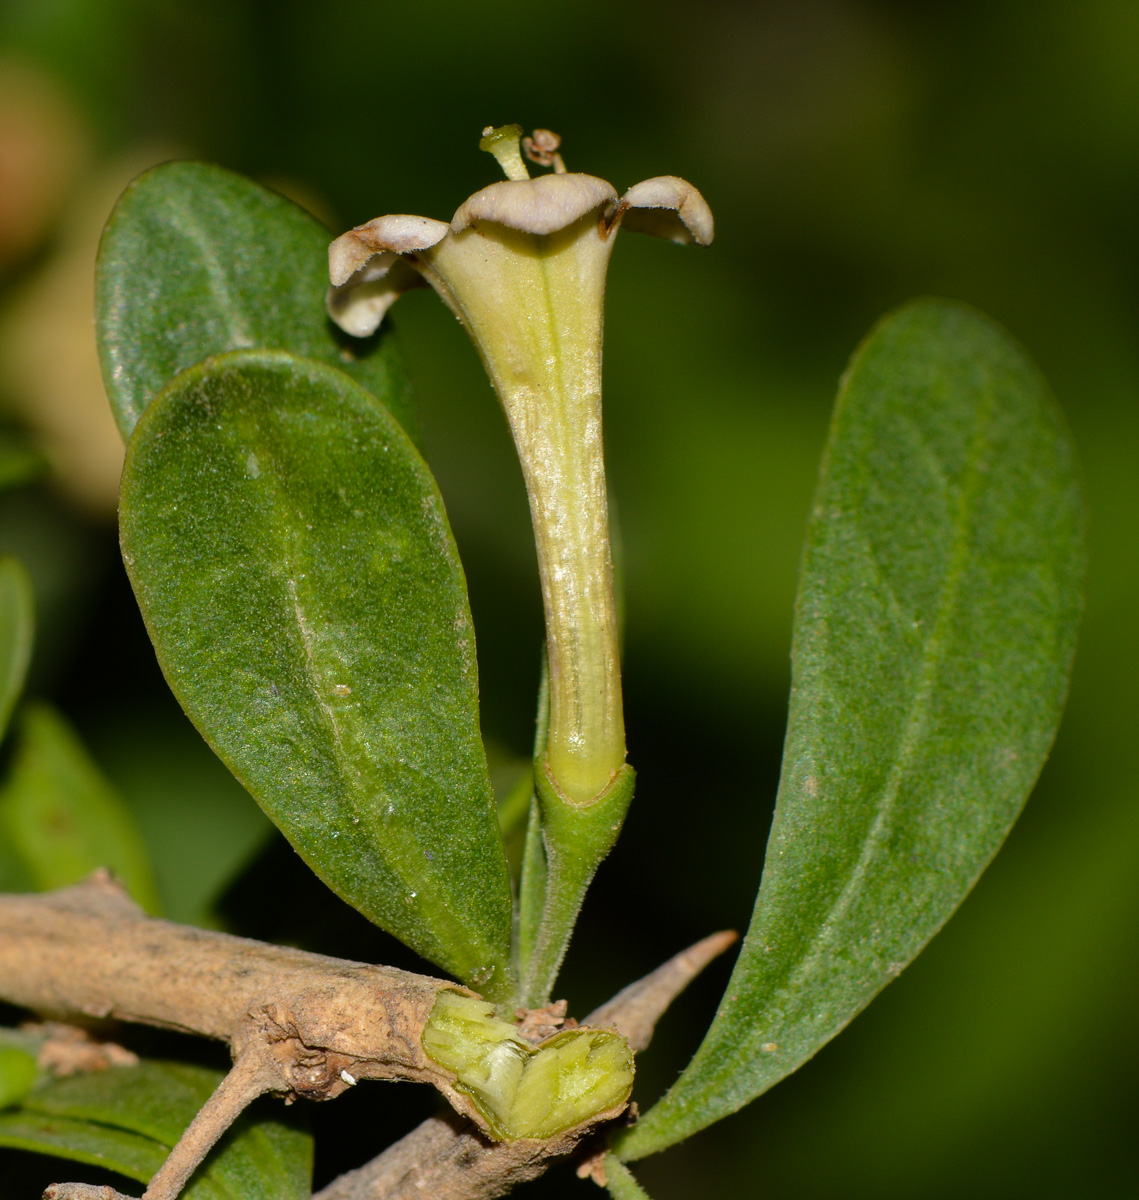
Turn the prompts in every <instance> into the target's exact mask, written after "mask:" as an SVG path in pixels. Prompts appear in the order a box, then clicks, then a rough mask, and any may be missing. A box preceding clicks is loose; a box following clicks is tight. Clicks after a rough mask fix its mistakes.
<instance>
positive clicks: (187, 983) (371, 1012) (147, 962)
mask: <svg viewBox="0 0 1139 1200" xmlns="http://www.w3.org/2000/svg"><path fill="white" fill-rule="evenodd" d="M734 939H735V935H734V934H715V935H713V936H712V937H710V938H706V939H704V941H702V942H700V943H698V944H697V945H696V946H694V947H691V948H690V949H689V950H687V951H684V952H683V953H682V954H680V955H677V956H676V958H674V959H672V960H671V961H670V962H668V963H666V964H665V965H664V966H663V967H661V968H659V969H658V970H657V971H654V972H653V973H652V974H651V975H649V976H646V978H645V979H643V980H640V981H639V982H638V983H637V984H634V985H632V986H631V987H630V988H627V989H625V991H624V992H622V993H621V994H620V996H618V997H615V998H614V1000H612V1001H610V1002H609V1003H608V1004H607V1005H604V1006H603V1007H602V1008H601V1009H598V1010H597V1011H596V1013H594V1014H591V1017H590V1018H587V1021H586V1024H592V1025H608V1026H611V1027H614V1028H616V1029H617V1030H618V1032H621V1033H622V1034H624V1035H625V1036H627V1037H628V1039H629V1041H630V1044H631V1046H632V1047H633V1049H634V1050H638V1049H642V1048H643V1047H644V1046H645V1045H647V1044H648V1040H649V1037H650V1036H651V1034H652V1029H653V1026H654V1025H655V1023H656V1021H657V1019H658V1018H659V1017H660V1015H661V1013H662V1012H663V1011H664V1010H665V1008H667V1006H668V1004H669V1003H670V1002H671V1000H672V999H673V998H674V997H675V996H676V995H677V994H678V993H679V992H680V991H681V990H682V989H683V987H684V986H686V984H687V983H688V982H689V981H690V980H691V979H692V978H693V977H694V976H695V975H696V974H697V973H698V972H699V971H700V970H701V969H703V967H704V966H705V965H706V964H707V963H708V962H709V961H711V959H712V958H714V957H715V956H716V955H717V954H719V953H721V952H722V951H723V950H724V949H725V948H726V947H727V946H728V945H730V944H731V942H732V941H734ZM444 989H447V990H454V991H458V992H462V993H466V994H470V993H469V992H468V990H467V989H466V988H463V987H460V986H459V985H457V984H454V983H450V982H448V981H447V980H441V979H435V978H432V977H430V976H425V975H416V974H413V973H411V972H407V971H400V970H396V969H395V968H391V967H379V966H369V965H366V964H361V963H352V962H346V961H344V960H341V959H334V958H328V957H325V956H323V955H318V954H310V953H307V952H305V951H300V950H294V949H289V948H283V947H277V946H270V945H266V944H264V943H261V942H255V941H250V940H248V939H245V938H236V937H231V936H230V935H227V934H221V933H215V932H212V931H205V930H198V929H192V928H188V927H185V926H179V925H174V924H171V923H169V922H166V921H159V920H155V919H153V918H149V917H147V916H146V915H145V914H144V913H143V912H142V911H141V909H139V908H138V907H137V906H136V905H135V904H134V903H133V902H132V901H131V900H130V899H129V898H128V897H127V896H126V894H125V893H124V892H123V891H122V889H121V887H120V886H119V885H118V884H117V883H116V882H115V881H114V880H112V879H111V878H110V877H109V876H107V875H105V874H99V875H96V876H94V877H92V879H90V880H88V881H87V882H86V883H84V884H81V885H79V886H77V887H73V888H68V889H65V890H63V891H59V892H54V893H49V894H46V895H34V896H4V895H0V999H3V1000H6V1001H8V1002H9V1003H13V1004H17V1005H20V1006H22V1007H24V1008H29V1009H31V1010H33V1011H35V1012H37V1013H40V1014H42V1015H45V1016H51V1017H58V1018H61V1019H64V1020H76V1019H81V1018H97V1019H103V1018H110V1019H115V1020H122V1021H134V1022H141V1023H143V1024H149V1025H156V1026H160V1027H165V1028H169V1029H176V1030H180V1031H183V1032H188V1033H195V1034H200V1035H202V1036H204V1037H211V1038H217V1039H219V1040H222V1041H225V1042H227V1043H228V1044H229V1045H230V1048H231V1051H232V1052H233V1054H234V1057H235V1059H236V1060H237V1063H238V1067H237V1068H235V1072H234V1078H233V1080H232V1083H233V1085H234V1086H235V1087H236V1086H237V1085H238V1084H239V1080H238V1078H237V1077H238V1076H240V1075H242V1071H243V1069H245V1070H247V1073H248V1074H249V1076H250V1079H249V1081H247V1084H246V1085H242V1086H246V1088H247V1091H248V1093H249V1098H252V1095H253V1094H256V1092H258V1091H276V1092H278V1093H281V1094H284V1095H287V1096H305V1097H308V1098H311V1099H331V1098H334V1097H335V1096H337V1095H339V1094H340V1093H341V1092H343V1091H344V1090H345V1089H346V1088H347V1087H348V1086H350V1084H349V1083H348V1082H347V1080H346V1079H345V1078H344V1074H342V1073H346V1074H347V1075H348V1076H349V1077H350V1078H351V1079H353V1080H360V1079H404V1080H413V1081H418V1082H423V1083H431V1084H433V1085H434V1086H435V1087H437V1088H438V1089H439V1090H440V1091H441V1092H442V1093H443V1094H444V1095H445V1096H446V1097H447V1099H448V1100H449V1101H450V1102H451V1103H452V1105H453V1107H454V1108H455V1109H456V1110H457V1111H456V1113H455V1114H440V1115H439V1116H437V1117H434V1118H431V1119H430V1120H429V1121H427V1122H425V1123H424V1125H422V1126H420V1128H419V1129H417V1130H414V1131H412V1133H411V1134H409V1135H408V1136H407V1137H406V1138H404V1139H403V1140H402V1141H400V1142H398V1143H396V1144H395V1145H394V1146H392V1147H390V1148H389V1149H388V1150H387V1151H385V1152H384V1154H382V1155H380V1156H379V1158H377V1159H375V1160H373V1162H372V1163H369V1164H367V1165H366V1166H365V1167H362V1168H360V1169H359V1170H357V1171H353V1172H349V1173H347V1174H346V1175H344V1176H342V1177H341V1178H340V1179H339V1180H337V1181H335V1182H334V1183H333V1184H331V1185H330V1186H329V1187H328V1188H326V1189H325V1191H324V1192H322V1193H321V1194H320V1198H319V1200H399V1198H401V1197H405V1196H406V1197H411V1196H417V1197H421V1196H422V1195H423V1194H424V1191H423V1189H424V1187H427V1188H428V1189H429V1190H430V1192H431V1194H432V1195H433V1196H434V1197H435V1198H436V1200H490V1198H491V1197H496V1196H502V1195H505V1194H506V1193H507V1192H508V1191H510V1190H511V1189H512V1188H513V1187H514V1186H515V1185H516V1184H518V1183H521V1182H523V1181H525V1180H527V1179H532V1178H536V1177H537V1176H538V1175H540V1174H541V1173H542V1172H543V1171H544V1170H545V1169H546V1168H547V1166H548V1165H549V1164H550V1162H552V1161H554V1160H555V1159H556V1158H558V1157H561V1156H564V1155H566V1154H568V1153H570V1152H571V1151H572V1150H573V1149H574V1148H575V1146H576V1145H577V1143H578V1142H579V1141H580V1140H581V1139H582V1138H583V1137H584V1136H585V1135H586V1134H587V1133H588V1132H589V1131H590V1129H591V1127H592V1126H593V1125H594V1123H595V1122H594V1121H590V1122H588V1123H586V1125H584V1126H582V1127H579V1128H577V1129H574V1130H570V1131H568V1132H567V1133H566V1134H563V1135H560V1136H559V1137H557V1138H554V1139H544V1140H524V1141H518V1142H513V1143H496V1142H492V1141H490V1140H489V1139H488V1138H486V1137H485V1136H483V1134H482V1132H481V1131H480V1130H481V1125H480V1122H481V1118H480V1116H479V1114H478V1113H477V1111H476V1110H474V1108H473V1106H472V1105H471V1104H470V1103H469V1101H468V1100H467V1098H466V1097H465V1096H464V1095H463V1094H462V1093H459V1092H456V1091H455V1090H454V1088H453V1087H452V1086H451V1085H452V1082H453V1076H451V1075H450V1074H449V1073H448V1072H446V1071H445V1070H443V1069H442V1068H440V1067H439V1066H437V1065H436V1064H435V1063H434V1062H432V1061H431V1060H430V1059H429V1058H428V1057H427V1056H426V1054H425V1053H424V1052H423V1049H422V1044H421V1037H422V1033H423V1027H424V1025H425V1024H426V1022H427V1019H428V1017H429V1016H430V1013H431V1010H432V1008H433V1006H434V1004H435V999H436V997H437V995H438V993H439V992H440V991H441V990H444ZM242 1064H245V1068H243V1066H242ZM224 1090H225V1085H223V1087H222V1089H219V1094H218V1095H217V1097H216V1099H217V1100H218V1101H221V1100H222V1096H221V1095H220V1093H221V1092H223V1091H224ZM211 1103H215V1102H214V1101H211ZM209 1108H210V1106H209V1105H207V1109H209ZM459 1114H462V1115H459ZM616 1115H617V1113H612V1114H602V1117H604V1118H606V1119H608V1118H612V1117H613V1116H616ZM463 1117H467V1118H469V1119H468V1120H464V1119H463ZM229 1119H232V1117H230V1118H229ZM472 1120H473V1121H474V1122H475V1124H474V1125H472V1124H471V1121H472ZM199 1123H202V1124H204V1125H207V1126H208V1125H209V1124H210V1114H209V1113H208V1112H207V1110H206V1109H204V1110H203V1112H202V1114H199V1118H198V1121H196V1122H195V1124H199ZM192 1131H193V1127H191V1131H188V1133H189V1132H192ZM202 1133H203V1136H205V1135H206V1134H207V1133H209V1131H207V1130H205V1129H203V1131H202ZM213 1136H214V1134H212V1133H210V1134H209V1140H210V1141H212V1137H213ZM191 1140H192V1139H191ZM199 1157H200V1156H199V1155H194V1156H192V1161H191V1158H190V1157H186V1156H184V1159H185V1161H184V1162H182V1163H180V1164H176V1163H175V1162H171V1163H169V1164H168V1168H169V1174H171V1175H172V1176H179V1175H180V1174H181V1173H182V1172H183V1170H184V1169H185V1167H186V1165H187V1164H189V1169H190V1170H192V1167H193V1162H196V1161H197V1159H198V1158H199ZM174 1158H175V1156H174V1155H172V1159H174ZM168 1168H163V1170H164V1171H166V1170H168ZM187 1173H188V1172H187ZM161 1174H162V1172H160V1175H161ZM158 1182H159V1177H158V1176H156V1177H155V1180H152V1185H151V1186H152V1188H153V1187H154V1185H155V1184H156V1183H158ZM171 1182H172V1183H173V1182H174V1179H172V1180H171ZM183 1182H184V1180H183V1179H181V1178H178V1179H177V1188H172V1189H171V1194H172V1195H173V1194H176V1191H177V1190H178V1189H180V1187H181V1185H182V1183H183ZM59 1187H60V1190H59V1192H58V1194H59V1195H60V1196H61V1197H66V1198H67V1200H78V1198H79V1197H80V1196H83V1197H86V1196H87V1195H88V1193H89V1191H90V1189H88V1188H86V1186H85V1185H59ZM149 1194H151V1191H150V1189H148V1195H149ZM155 1194H157V1193H155ZM163 1194H165V1192H164V1193H163ZM112 1195H116V1194H114V1193H112Z"/></svg>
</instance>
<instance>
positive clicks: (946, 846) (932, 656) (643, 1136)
mask: <svg viewBox="0 0 1139 1200" xmlns="http://www.w3.org/2000/svg"><path fill="white" fill-rule="evenodd" d="M1082 547H1083V518H1082V504H1081V499H1080V489H1079V482H1078V478H1077V474H1076V470H1075V466H1074V463H1073V452H1072V448H1071V445H1070V443H1069V440H1068V435H1067V432H1066V430H1065V427H1064V424H1063V421H1062V418H1061V416H1060V414H1059V411H1058V409H1057V407H1056V405H1055V403H1054V401H1053V400H1052V398H1051V395H1050V394H1049V392H1048V389H1047V387H1046V385H1045V384H1044V382H1043V380H1042V379H1041V377H1040V376H1039V374H1038V373H1037V371H1036V369H1035V368H1034V367H1033V365H1032V363H1031V362H1030V361H1029V360H1028V359H1027V357H1026V356H1025V354H1024V352H1023V351H1022V350H1021V349H1020V347H1019V346H1017V345H1016V344H1015V343H1014V342H1013V341H1012V340H1011V339H1010V338H1009V337H1008V335H1007V334H1005V333H1004V332H1003V331H1002V330H1001V329H1000V328H999V327H998V326H997V325H995V324H994V323H993V322H992V321H990V320H988V319H987V318H985V317H983V316H981V315H980V314H978V313H976V312H974V311H973V310H971V309H968V308H966V307H964V306H962V305H959V304H954V303H950V302H948V301H939V300H922V301H917V302H914V303H912V304H910V305H908V306H906V307H904V308H902V309H901V310H899V311H898V312H896V313H894V314H892V315H891V316H889V317H887V318H886V319H885V320H884V321H883V322H882V323H881V324H880V325H879V326H878V327H877V328H876V329H875V330H874V331H873V333H872V334H871V335H870V337H869V338H868V340H867V341H866V342H865V343H864V344H863V346H862V347H861V349H860V350H859V351H858V353H857V354H856V355H855V358H854V360H853V362H852V364H851V366H850V369H849V371H848V372H847V375H846V377H845V379H844V381H843V385H842V388H841V390H840V393H839V398H838V404H837V408H836V411H835V415H834V420H833V424H832V427H831V433H830V441H829V444H828V447H827V451H826V456H825V458H824V462H823V471H822V477H821V480H820V483H819V488H818V491H817V494H816V498H815V504H814V509H813V512H812V515H811V520H810V525H809V528H808V531H807V545H806V552H805V557H804V562H803V569H802V577H801V581H800V589H799V597H798V601H797V606H796V616H795V628H794V636H793V646H792V672H793V673H792V690H791V705H790V713H789V718H788V730H787V739H786V744H785V749H784V760H783V774H782V778H781V780H780V786H779V794H778V799H777V802H776V809H775V817H774V821H773V824H772V829H771V835H770V839H769V841H768V848H767V857H766V862H765V866H764V873H763V881H762V884H761V887H760V891H759V896H758V898H757V901H756V909H755V915H754V917H753V919H752V924H751V928H750V930H749V932H748V936H747V939H746V941H745V943H744V945H743V948H742V950H741V953H740V958H739V961H738V963H737V965H736V969H735V972H734V974H733V975H732V978H731V981H730V982H729V984H728V989H727V992H726V994H725V996H724V999H723V1001H722V1003H721V1005H720V1010H719V1012H718V1014H717V1016H716V1019H715V1021H714V1023H713V1025H712V1027H711V1029H710V1030H709V1032H708V1035H707V1037H706V1038H705V1040H704V1043H703V1045H702V1046H701V1047H700V1049H699V1050H698V1051H697V1054H696V1056H695V1057H694V1059H693V1060H692V1062H691V1064H690V1065H689V1066H688V1068H687V1069H686V1070H685V1072H684V1073H683V1074H682V1075H681V1077H680V1079H679V1080H678V1082H677V1083H676V1084H675V1086H674V1087H673V1088H672V1089H671V1091H670V1092H668V1093H667V1094H666V1096H665V1097H664V1098H663V1099H662V1100H661V1101H660V1103H659V1104H657V1105H656V1106H655V1107H654V1108H653V1109H652V1110H651V1111H650V1112H649V1113H648V1114H647V1115H646V1117H645V1118H644V1120H643V1121H642V1122H641V1124H640V1125H638V1126H637V1127H636V1128H634V1129H633V1130H631V1131H630V1132H629V1134H628V1135H627V1136H626V1137H624V1138H623V1139H622V1140H620V1142H619V1148H618V1153H619V1154H620V1156H621V1157H622V1158H623V1159H627V1160H632V1159H635V1158H640V1157H643V1156H644V1155H646V1154H651V1153H653V1152H654V1151H657V1150H660V1149H663V1148H664V1147H665V1146H668V1145H671V1144H672V1143H673V1142H677V1141H680V1140H681V1139H683V1138H685V1137H687V1136H689V1135H690V1134H692V1133H695V1132H696V1131H697V1130H698V1129H701V1128H703V1127H704V1126H706V1125H708V1124H710V1123H711V1122H713V1121H716V1120H718V1119H719V1118H721V1117H724V1116H726V1115H727V1114H728V1113H731V1112H734V1111H735V1110H736V1109H738V1108H740V1107H741V1106H742V1105H744V1104H746V1103H748V1102H749V1101H750V1100H752V1099H753V1098H754V1097H756V1096H758V1095H759V1094H760V1093H761V1092H764V1091H766V1090H767V1089H768V1088H769V1087H771V1086H772V1085H773V1084H775V1083H777V1082H778V1081H779V1080H780V1079H782V1078H783V1077H784V1076H786V1075H788V1074H789V1073H790V1072H792V1071H794V1070H796V1069H797V1068H798V1067H799V1066H800V1065H801V1064H802V1063H803V1062H805V1061H806V1060H807V1059H808V1058H810V1057H811V1055H813V1054H814V1053H815V1052H816V1051H817V1050H818V1049H819V1048H820V1047H821V1046H823V1045H824V1044H825V1043H826V1042H828V1041H829V1040H830V1039H831V1038H832V1037H834V1035H835V1034H836V1033H838V1032H839V1031H840V1030H841V1029H842V1028H843V1027H844V1026H845V1025H846V1024H847V1023H848V1022H849V1021H850V1020H851V1019H852V1018H853V1017H854V1016H855V1015H856V1014H857V1013H858V1012H859V1011H860V1010H861V1009H862V1008H864V1007H865V1005H866V1004H868V1003H869V1002H870V1000H871V999H872V998H873V997H874V996H875V994H876V993H877V992H878V991H880V990H881V989H882V988H883V987H885V986H886V984H887V983H889V982H890V980H892V979H894V978H895V977H896V976H897V975H898V973H899V972H900V971H901V970H902V968H903V967H905V966H906V964H907V963H909V962H910V961H911V960H912V959H913V958H914V956H915V955H916V954H917V953H918V952H919V951H920V950H921V949H922V947H923V946H924V945H925V944H926V942H928V941H929V939H930V938H931V937H932V936H933V935H934V934H935V933H936V932H937V930H938V929H940V928H941V926H942V925H943V924H944V923H945V921H946V920H947V919H948V918H949V916H950V914H951V913H952V912H953V910H954V909H955V908H956V907H957V906H958V905H959V904H960V903H961V901H962V899H964V897H965V896H966V894H967V893H968V892H969V890H970V888H972V886H973V884H974V883H975V882H976V880H977V878H978V876H979V875H980V873H981V872H982V871H983V870H984V868H985V866H986V865H987V864H988V862H989V860H990V859H991V858H992V856H993V855H994V854H995V853H996V851H997V849H998V848H999V847H1000V845H1001V842H1002V841H1003V840H1004V837H1005V835H1006V834H1007V832H1008V830H1009V828H1010V827H1011V825H1012V823H1013V821H1014V820H1015V819H1016V817H1017V814H1018V813H1019V812H1020V809H1021V806H1022V805H1023V803H1024V801H1025V798H1026V797H1027V795H1028V793H1029V791H1030V789H1031V787H1032V785H1033V783H1034V781H1035V779H1036V776H1037V774H1038V773H1039V771H1040V768H1041V766H1042V765H1043V763H1044V759H1045V757H1046V755H1047V753H1048V749H1049V746H1050V745H1051V742H1052V738H1053V735H1054V733H1055V729H1056V726H1057V723H1058V721H1059V718H1060V711H1061V708H1062V705H1063V700H1064V695H1065V690H1066V687H1067V679H1068V673H1069V669H1070V666H1071V661H1072V654H1073V649H1074V646H1075V638H1076V627H1077V624H1078V619H1079V614H1080V607H1081V585H1082V578H1083V548H1082Z"/></svg>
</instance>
